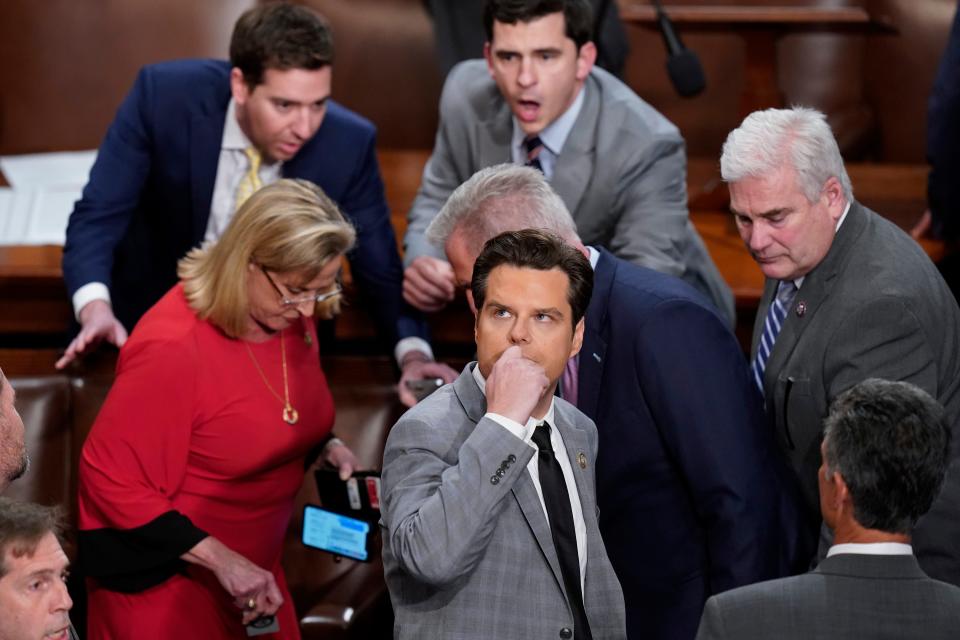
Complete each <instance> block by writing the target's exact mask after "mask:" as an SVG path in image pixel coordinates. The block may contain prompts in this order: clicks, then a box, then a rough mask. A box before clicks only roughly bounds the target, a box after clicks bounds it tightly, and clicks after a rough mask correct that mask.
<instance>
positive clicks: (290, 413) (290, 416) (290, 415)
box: [283, 405, 300, 424]
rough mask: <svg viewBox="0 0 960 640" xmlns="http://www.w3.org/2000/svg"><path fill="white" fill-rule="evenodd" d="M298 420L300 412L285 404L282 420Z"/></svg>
mask: <svg viewBox="0 0 960 640" xmlns="http://www.w3.org/2000/svg"><path fill="white" fill-rule="evenodd" d="M298 420H300V414H299V413H297V410H296V409H294V408H293V407H291V406H290V405H287V406H285V407H284V408H283V421H284V422H286V423H287V424H297V421H298Z"/></svg>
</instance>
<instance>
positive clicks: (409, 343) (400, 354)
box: [78, 285, 433, 368]
mask: <svg viewBox="0 0 960 640" xmlns="http://www.w3.org/2000/svg"><path fill="white" fill-rule="evenodd" d="M87 286H90V285H87ZM78 293H79V292H78ZM411 351H420V352H421V353H423V354H425V355H426V356H427V357H428V358H429V359H430V360H433V349H431V348H430V343H429V342H427V341H426V340H424V339H423V338H419V337H417V336H409V337H407V338H403V339H401V340H399V341H398V342H397V346H395V347H394V348H393V357H394V358H396V360H397V365H398V366H400V367H401V368H402V367H403V358H404V357H405V356H406V355H407V354H408V353H410V352H411Z"/></svg>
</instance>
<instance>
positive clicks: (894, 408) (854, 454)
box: [823, 378, 950, 534]
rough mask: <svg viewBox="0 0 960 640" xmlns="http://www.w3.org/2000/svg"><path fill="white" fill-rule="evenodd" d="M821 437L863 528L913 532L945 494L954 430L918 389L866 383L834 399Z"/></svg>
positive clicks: (829, 466)
mask: <svg viewBox="0 0 960 640" xmlns="http://www.w3.org/2000/svg"><path fill="white" fill-rule="evenodd" d="M823 437H824V442H825V446H824V454H825V455H824V464H825V465H826V469H827V473H839V474H840V476H841V477H843V480H844V482H846V483H847V487H848V488H849V490H850V498H851V500H852V502H853V516H854V518H855V519H856V521H857V522H858V523H860V525H861V526H864V527H866V528H868V529H878V530H880V531H886V532H889V533H904V534H909V533H910V531H911V529H912V528H913V526H914V525H915V524H916V522H917V520H918V519H919V518H920V516H922V515H923V514H924V513H926V512H927V510H929V509H930V506H931V505H932V504H933V501H934V499H935V498H936V497H937V495H938V494H939V493H940V488H941V486H942V485H943V479H944V476H945V474H946V472H947V465H948V464H949V462H950V458H949V456H950V429H949V427H948V426H947V422H946V418H945V414H944V410H943V407H941V406H940V404H939V403H938V402H937V401H936V400H934V399H933V398H931V397H930V395H929V394H927V393H926V392H925V391H923V390H922V389H920V388H919V387H917V386H914V385H912V384H910V383H908V382H889V381H887V380H880V379H877V378H871V379H869V380H864V381H863V382H861V383H859V384H857V385H856V386H854V387H853V388H851V389H848V390H847V391H845V392H844V393H842V394H840V395H839V396H837V398H836V399H835V400H834V401H833V403H832V404H831V406H830V414H829V415H828V416H827V419H826V420H825V422H824V436H823Z"/></svg>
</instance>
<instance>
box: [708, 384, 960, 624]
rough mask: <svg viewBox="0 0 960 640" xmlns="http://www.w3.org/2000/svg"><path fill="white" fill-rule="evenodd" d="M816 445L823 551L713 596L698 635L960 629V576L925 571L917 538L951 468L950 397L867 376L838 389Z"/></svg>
mask: <svg viewBox="0 0 960 640" xmlns="http://www.w3.org/2000/svg"><path fill="white" fill-rule="evenodd" d="M820 449H821V452H822V455H823V462H822V463H821V465H820V471H819V473H818V477H819V483H820V510H821V512H822V513H823V519H824V521H825V522H827V524H829V525H830V526H831V527H832V528H833V530H834V531H835V534H836V535H835V539H834V545H833V546H832V547H830V550H829V552H828V554H827V557H826V559H824V560H823V562H821V563H820V565H819V566H818V567H817V568H816V570H815V571H812V572H810V573H808V574H805V575H802V576H797V577H793V578H785V579H782V580H773V581H770V582H761V583H758V584H755V585H751V586H748V587H741V588H739V589H734V590H732V591H727V592H725V593H722V594H719V595H716V596H713V597H711V598H710V599H709V600H707V606H706V609H705V610H704V614H703V619H702V621H701V623H700V631H699V633H698V634H697V640H721V639H724V638H731V639H732V638H736V639H737V640H749V639H750V638H778V639H782V640H791V639H792V638H797V639H798V640H799V639H804V640H806V639H807V638H832V639H834V640H847V639H850V640H859V639H860V638H881V637H882V638H926V639H927V640H938V639H940V638H943V639H944V640H946V639H947V638H956V637H957V633H958V630H960V588H957V587H955V586H953V585H950V584H947V583H945V582H939V581H937V580H933V579H931V578H929V577H927V575H926V574H925V573H924V572H923V571H922V570H921V569H920V565H919V564H917V559H916V558H915V557H914V556H913V550H912V547H911V546H910V534H911V532H912V530H913V527H914V525H915V524H916V522H917V519H918V518H919V517H920V516H921V515H923V514H924V513H925V512H926V511H927V510H928V509H929V508H930V505H931V504H933V500H934V498H935V497H936V495H937V493H938V492H939V490H940V487H941V485H942V483H943V478H944V474H945V472H946V469H947V462H948V452H949V450H950V431H949V428H948V426H947V424H946V420H945V418H944V411H943V408H942V407H941V406H940V405H938V404H937V402H936V401H935V400H934V399H933V398H931V397H930V396H929V395H928V394H927V393H926V392H924V391H922V390H921V389H920V388H919V387H916V386H914V385H912V384H910V383H907V382H888V381H885V380H878V379H875V378H872V379H869V380H865V381H864V382H861V383H860V384H858V385H856V386H855V387H853V388H852V389H850V390H848V391H846V392H845V393H843V394H842V395H840V396H839V397H838V398H837V399H836V400H835V401H834V403H833V405H832V406H831V409H830V415H829V417H828V418H827V420H826V429H825V434H824V440H823V444H822V445H821V447H820Z"/></svg>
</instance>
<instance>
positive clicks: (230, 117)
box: [220, 98, 253, 151]
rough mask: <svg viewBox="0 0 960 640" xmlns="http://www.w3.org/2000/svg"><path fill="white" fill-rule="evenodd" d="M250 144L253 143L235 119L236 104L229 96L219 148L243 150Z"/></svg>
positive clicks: (250, 145)
mask: <svg viewBox="0 0 960 640" xmlns="http://www.w3.org/2000/svg"><path fill="white" fill-rule="evenodd" d="M252 146H253V143H252V142H250V139H249V138H248V137H247V135H246V134H245V133H244V132H243V129H241V128H240V123H239V122H238V121H237V104H236V102H234V100H233V98H230V104H228V105H227V119H226V120H225V121H224V123H223V139H222V140H221V142H220V148H221V149H237V150H240V151H243V150H244V149H246V148H247V147H252Z"/></svg>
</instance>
